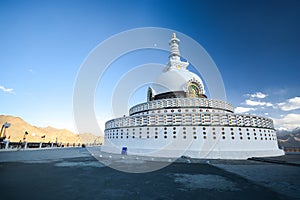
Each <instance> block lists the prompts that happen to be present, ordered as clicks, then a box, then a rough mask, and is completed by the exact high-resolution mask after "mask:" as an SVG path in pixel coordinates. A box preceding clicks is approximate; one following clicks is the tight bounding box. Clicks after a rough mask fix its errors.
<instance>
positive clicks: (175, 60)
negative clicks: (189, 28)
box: [168, 33, 189, 69]
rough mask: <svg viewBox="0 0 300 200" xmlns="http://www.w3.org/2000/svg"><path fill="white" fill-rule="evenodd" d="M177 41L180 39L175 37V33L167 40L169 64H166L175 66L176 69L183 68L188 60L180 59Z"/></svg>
mask: <svg viewBox="0 0 300 200" xmlns="http://www.w3.org/2000/svg"><path fill="white" fill-rule="evenodd" d="M179 43H180V40H179V39H178V38H177V37H176V33H172V39H171V41H170V42H169V45H170V55H169V64H168V66H169V67H170V68H171V67H175V68H178V69H181V68H183V69H185V68H186V67H187V66H188V65H189V63H188V62H182V61H181V60H180V51H179Z"/></svg>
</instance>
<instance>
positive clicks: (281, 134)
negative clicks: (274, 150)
mask: <svg viewBox="0 0 300 200" xmlns="http://www.w3.org/2000/svg"><path fill="white" fill-rule="evenodd" d="M277 137H278V145H279V146H283V147H297V148H300V127H298V128H296V129H294V130H292V131H286V130H278V131H277Z"/></svg>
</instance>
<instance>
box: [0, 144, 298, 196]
mask: <svg viewBox="0 0 300 200" xmlns="http://www.w3.org/2000/svg"><path fill="white" fill-rule="evenodd" d="M81 153H83V154H84V155H85V156H81V157H77V156H75V157H74V158H60V159H50V160H49V159H48V160H34V161H28V160H25V161H22V162H1V163H0V177H1V179H0V188H1V199H23V198H25V199H284V200H285V199H300V188H299V187H300V167H296V166H288V165H282V164H273V163H263V162H257V161H220V160H219V161H210V162H209V164H207V163H190V164H187V163H172V164H170V165H168V166H167V167H165V168H162V169H160V170H157V171H153V172H149V173H136V174H134V173H125V172H120V171H117V170H114V169H112V168H110V167H107V166H106V165H104V164H102V163H101V162H99V161H97V160H96V159H95V158H94V157H92V156H89V155H88V154H86V152H85V151H84V150H82V152H81ZM297 158H299V157H296V159H297ZM119 164H120V165H124V167H128V168H130V167H136V165H139V166H149V165H152V164H153V162H150V161H141V160H140V161H139V162H135V163H126V162H121V163H119Z"/></svg>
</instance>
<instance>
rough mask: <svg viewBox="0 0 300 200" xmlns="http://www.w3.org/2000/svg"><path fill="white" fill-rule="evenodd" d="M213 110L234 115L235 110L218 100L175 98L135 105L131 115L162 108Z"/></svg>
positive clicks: (131, 109) (228, 104)
mask: <svg viewBox="0 0 300 200" xmlns="http://www.w3.org/2000/svg"><path fill="white" fill-rule="evenodd" d="M190 107H195V108H204V109H206V108H213V109H217V110H224V111H227V112H231V113H233V111H234V108H233V106H232V105H231V104H230V103H227V102H225V101H222V100H216V99H206V98H174V99H159V100H154V101H149V102H145V103H141V104H138V105H135V106H133V107H131V108H130V110H129V115H130V116H131V115H134V114H136V113H140V112H145V111H150V110H153V109H160V108H190Z"/></svg>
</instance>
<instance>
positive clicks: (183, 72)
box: [152, 67, 205, 94]
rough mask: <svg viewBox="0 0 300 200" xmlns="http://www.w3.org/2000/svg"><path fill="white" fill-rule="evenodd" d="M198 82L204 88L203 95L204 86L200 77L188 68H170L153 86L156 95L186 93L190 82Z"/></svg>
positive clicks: (203, 92)
mask: <svg viewBox="0 0 300 200" xmlns="http://www.w3.org/2000/svg"><path fill="white" fill-rule="evenodd" d="M190 81H193V82H197V83H198V84H199V85H201V86H202V89H203V91H202V92H201V93H202V94H205V91H204V85H203V82H202V80H201V79H200V77H199V76H198V75H197V74H195V73H193V72H190V71H189V70H187V69H186V68H175V67H170V68H168V69H166V70H164V72H163V73H162V74H161V75H160V76H159V77H158V78H157V79H156V80H155V84H153V85H152V89H153V90H154V91H153V92H154V93H155V94H161V93H165V92H172V91H186V86H187V84H188V83H189V82H190Z"/></svg>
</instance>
